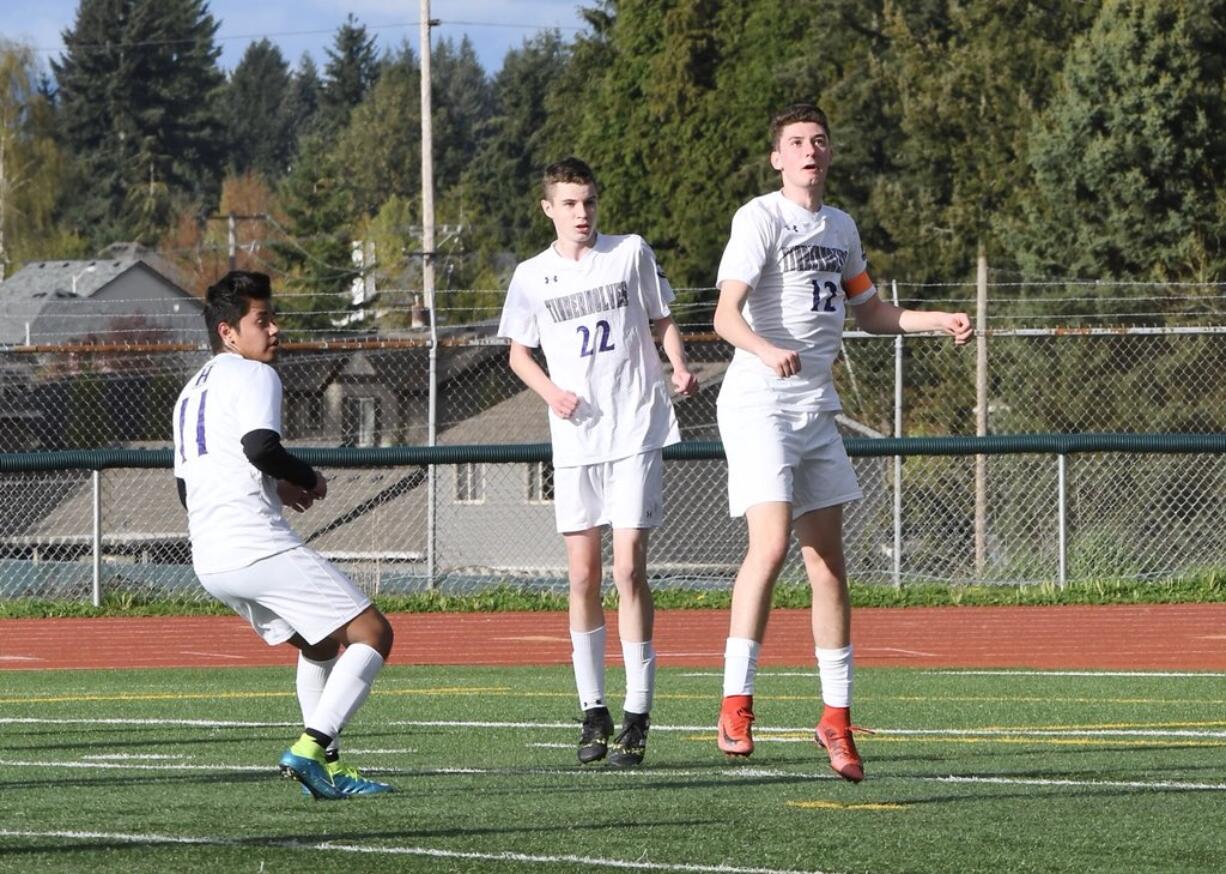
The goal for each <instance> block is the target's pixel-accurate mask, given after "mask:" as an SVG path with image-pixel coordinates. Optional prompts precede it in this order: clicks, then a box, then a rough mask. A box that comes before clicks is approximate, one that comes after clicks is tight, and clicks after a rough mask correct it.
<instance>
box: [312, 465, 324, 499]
mask: <svg viewBox="0 0 1226 874" xmlns="http://www.w3.org/2000/svg"><path fill="white" fill-rule="evenodd" d="M311 494H312V495H313V496H314V497H316V498H319V499H320V500H323V499H324V498H326V497H328V478H327V477H325V476H324V475H323V474H322V473H320V472H319V471H318V470H317V471H315V488H313V489H311Z"/></svg>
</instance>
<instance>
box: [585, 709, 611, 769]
mask: <svg viewBox="0 0 1226 874" xmlns="http://www.w3.org/2000/svg"><path fill="white" fill-rule="evenodd" d="M612 734H613V717H612V716H610V715H609V708H608V707H593V708H591V709H590V710H584V711H583V732H582V734H580V735H579V761H580V762H581V763H582V764H584V765H587V764H590V763H592V762H599V761H600V760H601V759H603V758H604V757H605V754H607V753H608V751H609V738H610V737H611V736H612Z"/></svg>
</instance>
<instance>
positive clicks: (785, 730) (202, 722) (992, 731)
mask: <svg viewBox="0 0 1226 874" xmlns="http://www.w3.org/2000/svg"><path fill="white" fill-rule="evenodd" d="M382 724H383V725H388V726H402V727H405V728H467V729H472V728H491V729H513V730H545V729H566V730H568V731H569V730H573V729H575V728H577V727H578V723H577V722H493V721H485V720H453V719H418V720H413V719H399V720H389V721H387V722H384V723H382ZM0 725H172V726H186V727H196V726H205V727H209V728H284V727H294V728H297V727H298V726H299V723H297V722H245V721H234V720H218V721H213V720H208V719H114V718H112V719H43V718H39V717H29V716H3V717H0ZM651 730H652V731H656V732H684V733H687V734H695V733H704V732H714V731H715V726H713V725H660V724H658V723H653V724H652V726H651ZM812 731H813V728H812V726H808V725H805V726H800V727H788V726H755V727H754V733H755V734H758V735H764V734H784V735H795V734H804V735H806V736H807V735H809V734H810V733H812ZM873 734H879V735H882V736H887V735H894V736H917V737H922V736H931V737H1141V738H1145V737H1152V738H1165V737H1189V738H1211V739H1221V738H1226V729H1218V730H1204V729H1167V728H1102V729H1082V728H1008V727H999V728H874V729H873ZM764 740H765V738H764ZM354 752H357V751H356V750H355V751H354Z"/></svg>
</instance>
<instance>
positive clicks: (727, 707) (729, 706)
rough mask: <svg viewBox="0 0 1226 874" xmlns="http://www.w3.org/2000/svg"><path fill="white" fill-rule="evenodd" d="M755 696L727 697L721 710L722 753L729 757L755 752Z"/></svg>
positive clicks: (720, 738) (719, 742)
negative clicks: (752, 729) (752, 730)
mask: <svg viewBox="0 0 1226 874" xmlns="http://www.w3.org/2000/svg"><path fill="white" fill-rule="evenodd" d="M752 725H753V696H752V695H727V696H725V697H724V703H723V704H722V705H721V706H720V708H719V737H718V738H717V739H716V741H717V743H718V744H719V748H720V750H721V751H722V752H724V753H725V754H726V755H729V756H748V755H749V754H750V753H752V752H753V733H752V732H751V730H750V729H751V727H752Z"/></svg>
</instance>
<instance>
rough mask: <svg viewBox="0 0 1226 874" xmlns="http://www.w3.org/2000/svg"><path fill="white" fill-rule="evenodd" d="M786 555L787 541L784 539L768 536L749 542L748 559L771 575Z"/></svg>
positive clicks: (779, 566)
mask: <svg viewBox="0 0 1226 874" xmlns="http://www.w3.org/2000/svg"><path fill="white" fill-rule="evenodd" d="M787 557H788V542H787V540H786V539H779V538H770V539H764V540H759V541H757V542H756V543H755V542H751V543H750V544H749V558H750V560H751V561H753V562H754V563H755V564H757V565H758V566H759V567H761V568H762V569H763V570H766V571H769V572H770V573H771V574H772V575H773V574H776V573H778V572H779V570H780V568H782V567H783V562H784V560H785V559H787Z"/></svg>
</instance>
